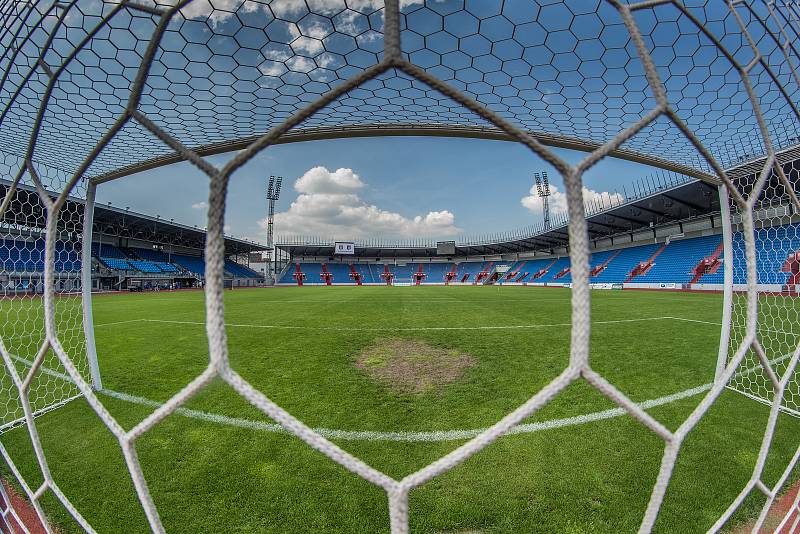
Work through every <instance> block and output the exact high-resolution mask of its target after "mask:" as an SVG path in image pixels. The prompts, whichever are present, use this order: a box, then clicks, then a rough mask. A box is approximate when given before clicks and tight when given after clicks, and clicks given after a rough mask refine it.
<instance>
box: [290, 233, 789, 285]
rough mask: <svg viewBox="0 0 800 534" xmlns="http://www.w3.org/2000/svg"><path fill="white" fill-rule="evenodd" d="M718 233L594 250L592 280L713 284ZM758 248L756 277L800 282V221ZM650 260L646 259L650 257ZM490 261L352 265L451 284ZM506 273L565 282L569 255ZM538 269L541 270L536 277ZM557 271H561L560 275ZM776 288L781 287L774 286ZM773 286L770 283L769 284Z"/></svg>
mask: <svg viewBox="0 0 800 534" xmlns="http://www.w3.org/2000/svg"><path fill="white" fill-rule="evenodd" d="M721 243H722V236H721V235H720V234H714V235H708V236H701V237H693V238H678V239H672V240H671V241H670V242H669V243H668V244H666V245H665V243H664V242H659V243H646V244H642V245H637V246H629V247H626V248H621V249H611V250H605V251H600V252H595V253H593V254H592V255H591V258H590V261H589V266H590V270H591V273H593V275H591V276H590V282H591V283H597V284H603V283H626V282H630V283H632V284H634V287H635V286H636V284H643V285H648V286H652V285H656V286H657V285H658V284H678V285H682V284H690V283H692V284H717V285H721V284H723V282H724V268H723V267H722V265H723V262H724V261H725V258H724V255H723V254H722V246H721ZM756 244H757V245H756V247H757V249H756V254H757V268H758V283H759V284H770V285H774V286H783V285H786V284H798V285H800V224H790V225H784V226H777V227H771V228H763V229H759V230H757V231H756ZM733 250H734V256H735V258H734V265H735V266H737V267H736V268H735V269H734V280H733V281H734V283H735V284H745V283H746V279H747V273H746V272H745V270H744V268H743V267H739V266H743V265H745V259H744V239H743V238H742V236H741V234H739V233H735V234H734V235H733ZM648 262H650V263H648ZM492 265H493V263H492V262H488V261H487V262H483V261H465V262H459V263H444V262H437V263H425V262H423V263H419V262H408V263H407V264H406V265H402V266H399V265H393V264H386V265H384V264H382V263H355V264H352V269H354V271H355V272H357V273H360V275H361V282H362V283H363V284H384V283H385V276H384V273H391V274H392V275H393V276H394V280H395V281H396V282H408V281H412V280H414V277H415V276H416V275H417V274H418V273H422V274H424V278H422V280H421V283H422V284H444V283H445V282H446V281H447V278H448V275H450V274H451V273H454V274H455V276H452V281H451V282H450V283H454V284H459V283H461V284H474V283H476V280H477V277H478V274H479V273H481V272H483V271H491V266H492ZM510 265H511V269H510V270H509V271H508V273H509V274H510V276H508V275H506V276H503V278H502V283H505V284H509V283H527V284H544V283H547V284H555V285H560V284H569V283H571V282H572V273H571V272H570V271H568V270H567V269H568V268H569V267H570V262H569V257H566V256H564V257H560V258H552V257H551V258H542V259H539V258H537V259H530V260H518V261H514V262H511V263H510ZM301 268H302V272H303V273H304V274H305V275H306V278H305V283H310V284H317V285H318V284H321V283H324V280H322V278H321V277H320V273H321V272H322V269H321V264H319V263H303V264H301ZM327 269H328V271H329V272H331V273H332V274H333V283H334V284H355V283H356V281H355V280H354V277H353V276H351V273H352V272H353V271H351V264H342V263H329V264H327ZM537 273H541V274H540V276H538V277H537ZM293 275H294V270H292V269H290V270H288V271H287V272H286V274H284V276H283V278H282V279H281V280H280V282H279V283H282V284H296V278H294V276H293ZM559 275H561V276H559ZM777 289H780V288H777ZM770 290H772V289H770Z"/></svg>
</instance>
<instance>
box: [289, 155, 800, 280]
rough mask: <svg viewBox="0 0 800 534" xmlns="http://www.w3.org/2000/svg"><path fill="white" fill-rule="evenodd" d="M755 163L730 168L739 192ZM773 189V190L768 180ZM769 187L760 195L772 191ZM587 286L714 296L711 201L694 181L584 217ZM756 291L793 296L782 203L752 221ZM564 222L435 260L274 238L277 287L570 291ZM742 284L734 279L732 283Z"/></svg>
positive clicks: (410, 250)
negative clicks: (530, 287)
mask: <svg viewBox="0 0 800 534" xmlns="http://www.w3.org/2000/svg"><path fill="white" fill-rule="evenodd" d="M783 155H784V157H786V158H787V160H786V161H787V163H785V164H784V171H785V172H786V175H787V176H788V177H789V179H790V180H791V181H792V182H793V183H795V182H796V180H798V177H800V160H798V156H800V149H798V148H794V149H789V150H786V151H784V153H783ZM758 168H759V166H758V162H743V163H742V164H740V165H738V166H737V167H735V168H733V169H731V171H730V175H731V176H732V177H733V178H734V179H736V181H737V184H738V185H739V187H740V188H741V189H742V190H746V189H747V187H748V186H749V185H750V184H752V183H753V181H754V179H755V173H754V171H755V170H756V169H758ZM772 180H773V182H776V181H777V178H776V177H775V176H773V177H772ZM776 188H777V185H776V183H773V184H772V185H771V187H768V190H776ZM587 213H588V215H587V218H586V220H587V223H588V233H589V237H590V239H591V252H592V254H591V257H590V269H591V271H590V280H591V283H592V285H593V287H595V288H604V289H612V288H614V289H623V288H625V289H672V290H675V289H685V290H716V291H721V290H722V289H723V282H724V280H723V272H724V269H722V265H723V263H724V261H725V257H724V254H723V248H724V247H723V236H722V224H721V218H720V217H721V215H720V213H721V210H720V200H719V195H718V194H717V190H716V188H715V187H713V186H711V185H709V184H708V183H706V182H704V181H700V180H691V179H690V180H670V181H666V180H665V181H662V182H660V183H654V184H653V186H652V187H650V188H649V189H641V190H638V191H637V193H631V194H630V195H628V196H626V197H625V198H624V200H622V201H620V202H615V203H613V204H610V205H607V206H600V207H599V208H598V209H597V210H596V211H594V212H592V211H589V210H587ZM758 213H759V214H760V216H761V222H760V223H759V228H758V230H757V234H758V237H759V239H758V240H757V243H758V247H759V248H758V249H757V257H758V264H757V265H758V283H759V284H760V286H761V289H762V290H763V291H770V292H796V291H797V289H798V284H800V263H798V254H800V218H799V217H798V216H797V214H796V213H795V211H794V209H793V207H792V204H791V203H790V202H789V199H788V196H786V195H773V196H771V197H765V198H764V199H763V200H762V201H761V202H760V209H759V212H758ZM568 242H569V237H568V233H567V221H565V220H564V221H561V222H560V223H558V224H556V225H554V226H553V227H552V228H550V229H546V230H545V229H543V228H536V229H534V230H533V231H530V232H527V233H520V232H517V233H510V234H508V235H505V236H503V237H502V238H501V239H495V240H491V239H483V240H480V239H479V240H473V241H466V240H463V241H461V242H458V243H456V248H455V254H446V255H443V254H439V253H437V243H436V242H435V241H430V242H423V241H416V242H413V243H402V242H393V241H389V240H384V241H382V240H372V241H369V240H368V241H365V242H354V244H355V247H354V254H352V255H339V254H336V253H335V252H336V251H335V248H334V247H335V242H334V241H333V240H325V239H321V238H283V239H279V242H278V244H277V245H276V248H277V251H276V257H277V258H278V262H279V270H280V273H281V274H280V277H279V279H278V284H280V285H384V284H393V285H431V284H433V285H459V284H460V285H463V284H469V285H492V284H498V285H533V286H554V287H571V283H572V276H571V273H570V260H569V243H568ZM733 250H734V252H735V254H736V255H737V257H736V258H734V263H739V264H741V263H742V262H744V242H743V239H742V236H741V233H740V232H734V234H733ZM745 283H746V281H745V272H744V271H743V270H737V271H736V272H735V274H734V284H735V285H737V286H740V287H742V286H743V285H744V284H745Z"/></svg>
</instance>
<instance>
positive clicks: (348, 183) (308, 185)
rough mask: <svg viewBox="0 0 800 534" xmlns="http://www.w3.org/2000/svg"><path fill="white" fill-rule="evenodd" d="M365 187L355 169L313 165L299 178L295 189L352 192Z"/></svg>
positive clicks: (312, 191)
mask: <svg viewBox="0 0 800 534" xmlns="http://www.w3.org/2000/svg"><path fill="white" fill-rule="evenodd" d="M362 187H364V182H362V181H361V178H360V177H359V176H358V175H357V174H356V173H354V172H353V169H345V168H341V169H336V170H335V171H334V172H331V171H329V170H328V169H326V168H325V167H312V168H311V169H309V170H307V171H306V173H305V174H304V175H303V176H301V177H300V178H298V179H297V181H296V182H295V183H294V189H295V191H297V192H298V193H309V194H315V193H352V192H354V191H355V190H357V189H361V188H362Z"/></svg>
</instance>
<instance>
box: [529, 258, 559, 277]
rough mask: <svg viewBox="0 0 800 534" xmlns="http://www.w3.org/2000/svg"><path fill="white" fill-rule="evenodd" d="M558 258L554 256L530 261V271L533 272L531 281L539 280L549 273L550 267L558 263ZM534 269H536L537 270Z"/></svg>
mask: <svg viewBox="0 0 800 534" xmlns="http://www.w3.org/2000/svg"><path fill="white" fill-rule="evenodd" d="M557 261H558V258H554V259H553V260H537V261H534V262H529V263H528V266H527V267H528V271H529V272H532V273H533V274H532V275H531V276H530V278H529V281H533V280H539V279H541V278H543V277H544V276H546V275H547V273H548V272H549V271H550V269H552V268H553V265H555V264H556V262H557ZM533 269H536V270H535V271H534V270H533Z"/></svg>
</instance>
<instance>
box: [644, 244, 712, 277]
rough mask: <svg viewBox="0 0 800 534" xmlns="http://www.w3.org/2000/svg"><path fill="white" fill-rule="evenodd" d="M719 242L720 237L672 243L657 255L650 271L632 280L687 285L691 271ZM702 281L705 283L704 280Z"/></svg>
mask: <svg viewBox="0 0 800 534" xmlns="http://www.w3.org/2000/svg"><path fill="white" fill-rule="evenodd" d="M721 241H722V236H721V235H710V236H703V237H696V238H694V239H681V240H677V241H672V242H670V244H669V245H667V247H666V248H665V249H664V251H663V252H662V253H661V254H659V255H658V257H657V258H656V259H655V262H654V263H653V266H652V267H651V268H650V270H649V271H647V272H646V273H645V274H643V275H640V276H637V277H636V278H635V279H634V280H635V281H636V282H664V283H687V282H689V281H690V280H691V278H692V269H694V267H695V266H697V263H698V262H699V261H700V260H701V259H703V258H704V257H706V256H710V255H711V253H712V252H713V251H714V249H715V248H717V245H719V244H720V242H721ZM702 281H703V282H706V280H705V279H703V280H702Z"/></svg>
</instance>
